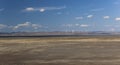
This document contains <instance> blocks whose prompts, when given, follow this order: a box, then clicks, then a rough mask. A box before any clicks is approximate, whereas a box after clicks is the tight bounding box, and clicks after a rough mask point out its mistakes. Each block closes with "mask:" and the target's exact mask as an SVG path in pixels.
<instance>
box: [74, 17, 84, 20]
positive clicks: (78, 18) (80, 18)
mask: <svg viewBox="0 0 120 65" xmlns="http://www.w3.org/2000/svg"><path fill="white" fill-rule="evenodd" d="M75 19H76V20H82V19H83V17H75Z"/></svg>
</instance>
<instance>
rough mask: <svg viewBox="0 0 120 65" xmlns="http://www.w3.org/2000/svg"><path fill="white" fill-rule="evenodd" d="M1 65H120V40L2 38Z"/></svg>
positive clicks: (115, 38)
mask: <svg viewBox="0 0 120 65" xmlns="http://www.w3.org/2000/svg"><path fill="white" fill-rule="evenodd" d="M0 65H120V37H105V36H104V37H89V36H88V37H52V38H51V37H49V38H19V37H17V38H0Z"/></svg>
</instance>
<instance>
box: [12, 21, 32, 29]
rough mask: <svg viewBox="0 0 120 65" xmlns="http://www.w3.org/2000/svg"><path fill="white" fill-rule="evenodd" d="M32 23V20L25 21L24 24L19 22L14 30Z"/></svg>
mask: <svg viewBox="0 0 120 65" xmlns="http://www.w3.org/2000/svg"><path fill="white" fill-rule="evenodd" d="M30 25H31V23H30V22H25V23H23V24H17V25H16V26H14V28H13V29H14V30H15V29H18V28H21V27H29V26H30Z"/></svg>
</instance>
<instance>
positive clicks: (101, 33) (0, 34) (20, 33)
mask: <svg viewBox="0 0 120 65" xmlns="http://www.w3.org/2000/svg"><path fill="white" fill-rule="evenodd" d="M56 35H59V36H65V35H76V36H77V35H120V32H103V31H95V32H11V33H4V32H1V33H0V36H56Z"/></svg>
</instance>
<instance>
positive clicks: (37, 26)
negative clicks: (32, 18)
mask: <svg viewBox="0 0 120 65" xmlns="http://www.w3.org/2000/svg"><path fill="white" fill-rule="evenodd" d="M32 27H33V28H34V29H38V28H41V27H42V25H38V24H32Z"/></svg>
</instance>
